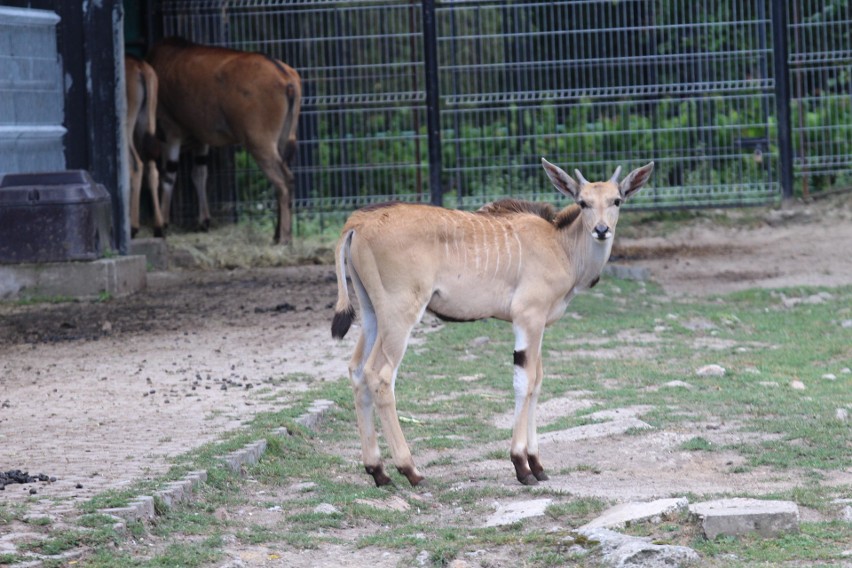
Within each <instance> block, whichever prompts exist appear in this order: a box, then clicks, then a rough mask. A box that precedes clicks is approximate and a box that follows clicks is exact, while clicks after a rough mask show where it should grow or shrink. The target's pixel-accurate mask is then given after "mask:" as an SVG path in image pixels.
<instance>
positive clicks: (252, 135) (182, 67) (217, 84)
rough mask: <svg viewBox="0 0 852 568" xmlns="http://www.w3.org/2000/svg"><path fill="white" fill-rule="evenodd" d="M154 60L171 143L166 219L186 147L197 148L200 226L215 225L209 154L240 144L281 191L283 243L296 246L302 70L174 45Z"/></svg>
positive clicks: (158, 49)
mask: <svg viewBox="0 0 852 568" xmlns="http://www.w3.org/2000/svg"><path fill="white" fill-rule="evenodd" d="M148 61H149V62H150V63H151V66H152V67H153V68H154V70H155V71H156V72H157V76H158V78H159V80H160V90H159V99H160V100H159V106H158V113H157V120H158V126H159V128H160V131H161V133H162V135H163V136H164V137H165V144H166V156H165V160H166V162H165V174H164V175H163V215H164V217H165V219H166V222H168V219H169V207H170V203H171V197H172V191H173V190H174V185H175V180H176V177H177V170H178V160H179V158H180V150H181V145H182V144H183V143H189V144H191V145H192V146H193V156H194V162H193V167H192V181H193V185H194V186H195V190H196V192H197V193H198V206H199V214H198V223H199V226H200V227H201V228H202V229H204V230H206V229H207V228H209V226H210V210H209V207H208V205H207V191H206V185H207V155H208V153H209V151H210V147H211V146H228V145H231V144H240V145H242V146H243V147H244V148H245V149H246V151H248V153H249V154H251V156H252V157H253V158H254V159H255V161H256V162H257V165H258V166H259V167H260V169H261V170H262V171H263V173H264V174H265V175H266V177H267V178H268V179H269V181H270V183H272V185H273V186H275V191H276V197H277V199H278V219H277V222H276V227H275V242H289V240H290V235H291V219H290V202H291V200H292V196H293V192H294V190H295V183H296V182H295V177H294V176H293V173H292V172H291V171H290V161H291V160H292V158H293V154H294V153H295V151H296V127H297V125H298V121H299V112H300V110H301V104H302V81H301V78H300V77H299V74H298V73H297V72H296V70H295V69H293V68H292V67H290V66H288V65H286V64H285V63H283V62H282V61H278V60H277V59H273V58H271V57H268V56H266V55H262V54H260V53H247V52H244V51H236V50H233V49H226V48H222V47H212V46H204V45H198V44H195V43H191V42H189V41H187V40H184V39H181V38H167V39H164V40H163V41H161V42H160V43H158V44H157V45H155V46H154V48H153V49H152V50H151V52H150V53H149V55H148Z"/></svg>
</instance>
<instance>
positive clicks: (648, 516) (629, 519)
mask: <svg viewBox="0 0 852 568" xmlns="http://www.w3.org/2000/svg"><path fill="white" fill-rule="evenodd" d="M688 507H689V501H688V500H687V499H686V497H677V498H675V499H657V500H656V501H651V502H649V503H622V504H620V505H616V506H615V507H611V508H609V509H607V510H606V511H604V512H603V513H601V514H600V516H598V517H597V518H596V519H595V520H593V521H591V522H589V523H586V524H585V525H583V526H582V527H580V528H581V529H596V528H608V529H614V528H624V527H626V526H628V525H630V523H638V522H642V521H651V522H660V520H662V518H663V517H665V516H666V515H673V514H675V513H679V512H681V511H686V510H687V508H688Z"/></svg>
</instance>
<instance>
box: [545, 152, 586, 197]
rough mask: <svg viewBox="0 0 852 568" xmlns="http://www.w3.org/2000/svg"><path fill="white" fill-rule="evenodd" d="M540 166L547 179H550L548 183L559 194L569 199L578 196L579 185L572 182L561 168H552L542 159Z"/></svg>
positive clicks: (551, 165)
mask: <svg viewBox="0 0 852 568" xmlns="http://www.w3.org/2000/svg"><path fill="white" fill-rule="evenodd" d="M541 165H542V167H543V168H544V171H545V172H546V173H547V177H549V178H550V183H552V184H553V187H555V188H556V189H557V191H559V193H561V194H563V195H566V196H568V197H570V198H571V199H577V196H578V195H580V185H579V184H578V183H577V182H576V181H574V178H572V177H571V176H569V175H568V174H567V173H565V171H564V170H563V169H562V168H560V167H558V166H554V165H553V164H551V163H550V162H548V161H547V160H545V159H544V158H542V159H541Z"/></svg>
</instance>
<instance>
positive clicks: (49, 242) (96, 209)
mask: <svg viewBox="0 0 852 568" xmlns="http://www.w3.org/2000/svg"><path fill="white" fill-rule="evenodd" d="M112 249H114V241H113V223H112V206H111V204H110V196H109V193H108V192H107V190H106V188H104V186H103V185H101V184H98V183H95V181H94V180H93V179H92V176H91V175H90V174H89V172H87V171H85V170H66V171H61V172H41V173H28V174H7V175H5V176H4V177H3V179H2V181H0V263H6V264H9V263H20V262H62V261H68V260H96V259H98V258H101V257H102V256H103V255H104V253H105V252H107V251H108V250H112Z"/></svg>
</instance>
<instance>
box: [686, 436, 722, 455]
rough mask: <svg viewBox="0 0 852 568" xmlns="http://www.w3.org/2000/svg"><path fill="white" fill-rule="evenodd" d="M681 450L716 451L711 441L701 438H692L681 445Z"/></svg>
mask: <svg viewBox="0 0 852 568" xmlns="http://www.w3.org/2000/svg"><path fill="white" fill-rule="evenodd" d="M680 449H681V450H684V451H687V452H713V451H715V450H716V448H715V447H714V446H713V444H712V443H711V442H710V441H709V440H707V439H706V438H702V437H701V436H696V437H695V438H690V439H689V440H687V441H686V442H684V443H682V444H681V445H680Z"/></svg>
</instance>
